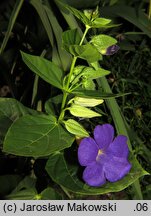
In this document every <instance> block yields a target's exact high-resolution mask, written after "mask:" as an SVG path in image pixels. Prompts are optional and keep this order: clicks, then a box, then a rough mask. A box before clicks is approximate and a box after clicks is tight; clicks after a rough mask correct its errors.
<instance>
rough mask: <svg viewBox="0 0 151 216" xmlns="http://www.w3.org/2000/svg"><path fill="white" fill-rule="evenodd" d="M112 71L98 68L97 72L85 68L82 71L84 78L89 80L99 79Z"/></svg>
mask: <svg viewBox="0 0 151 216" xmlns="http://www.w3.org/2000/svg"><path fill="white" fill-rule="evenodd" d="M109 74H110V71H108V70H105V69H103V68H98V69H97V70H95V69H93V68H91V67H85V68H84V70H83V71H82V76H83V77H85V78H88V79H97V78H100V77H103V76H106V75H109Z"/></svg>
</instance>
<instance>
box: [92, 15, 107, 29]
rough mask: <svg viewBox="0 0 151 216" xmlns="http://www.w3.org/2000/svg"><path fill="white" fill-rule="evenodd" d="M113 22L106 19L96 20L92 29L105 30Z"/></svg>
mask: <svg viewBox="0 0 151 216" xmlns="http://www.w3.org/2000/svg"><path fill="white" fill-rule="evenodd" d="M110 22H111V20H110V19H105V18H101V17H99V18H96V19H95V20H94V21H93V22H92V24H91V27H92V28H105V27H106V25H107V24H109V23H110Z"/></svg>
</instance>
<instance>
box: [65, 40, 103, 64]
mask: <svg viewBox="0 0 151 216" xmlns="http://www.w3.org/2000/svg"><path fill="white" fill-rule="evenodd" d="M69 50H70V53H71V54H72V55H74V56H77V57H79V58H82V59H85V60H87V61H88V62H90V63H91V62H95V61H98V60H100V59H101V56H100V53H99V52H98V51H97V49H96V48H95V46H93V45H92V44H86V45H71V46H70V47H69Z"/></svg>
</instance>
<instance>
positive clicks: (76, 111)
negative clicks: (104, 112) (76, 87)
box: [68, 104, 101, 118]
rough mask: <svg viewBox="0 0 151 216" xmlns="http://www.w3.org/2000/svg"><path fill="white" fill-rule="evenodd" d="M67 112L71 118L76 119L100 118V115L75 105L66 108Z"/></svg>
mask: <svg viewBox="0 0 151 216" xmlns="http://www.w3.org/2000/svg"><path fill="white" fill-rule="evenodd" d="M68 110H69V111H70V113H71V114H72V115H73V116H76V117H82V118H93V117H98V116H101V114H99V113H97V112H94V111H92V110H90V109H88V108H86V107H82V106H80V105H77V104H72V105H71V107H69V108H68Z"/></svg>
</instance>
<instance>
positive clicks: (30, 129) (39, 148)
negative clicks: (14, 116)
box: [3, 115, 74, 157]
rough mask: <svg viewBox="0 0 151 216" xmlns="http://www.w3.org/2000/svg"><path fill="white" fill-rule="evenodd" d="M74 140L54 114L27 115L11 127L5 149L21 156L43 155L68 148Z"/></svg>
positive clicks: (5, 141)
mask: <svg viewBox="0 0 151 216" xmlns="http://www.w3.org/2000/svg"><path fill="white" fill-rule="evenodd" d="M73 141H74V137H73V136H71V135H70V134H69V133H68V132H67V131H66V130H65V129H64V128H63V127H62V126H61V125H60V124H58V123H57V122H56V119H55V118H54V117H53V116H47V115H40V116H30V115H26V116H23V117H21V118H20V119H18V120H17V121H15V122H14V123H13V124H12V126H11V127H10V128H9V130H8V132H7V134H6V137H5V140H4V148H3V151H4V152H7V153H10V154H14V155H20V156H32V157H41V156H47V155H50V154H52V153H53V152H55V151H60V150H62V149H64V148H68V147H69V146H71V144H72V143H73Z"/></svg>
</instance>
